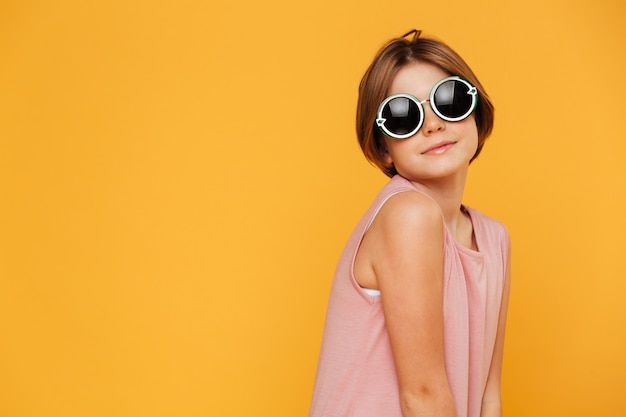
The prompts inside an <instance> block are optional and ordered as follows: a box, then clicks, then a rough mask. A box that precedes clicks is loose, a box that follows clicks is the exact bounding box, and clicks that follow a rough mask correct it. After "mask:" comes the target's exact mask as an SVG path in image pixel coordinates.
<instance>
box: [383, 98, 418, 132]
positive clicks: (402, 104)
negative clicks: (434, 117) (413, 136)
mask: <svg viewBox="0 0 626 417" xmlns="http://www.w3.org/2000/svg"><path fill="white" fill-rule="evenodd" d="M382 117H383V118H384V119H385V128H386V129H387V130H388V131H390V132H391V133H394V134H396V135H406V134H408V133H411V132H412V131H413V130H415V128H416V127H417V126H418V125H419V124H420V117H421V114H420V110H419V108H418V107H417V103H416V102H415V101H413V100H411V99H408V98H406V97H396V98H394V99H392V100H390V101H389V102H388V103H387V104H385V107H384V108H383V111H382Z"/></svg>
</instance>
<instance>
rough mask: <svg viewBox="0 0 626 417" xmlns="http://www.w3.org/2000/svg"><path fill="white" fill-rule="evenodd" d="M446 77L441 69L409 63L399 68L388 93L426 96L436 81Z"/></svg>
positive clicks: (424, 64)
mask: <svg viewBox="0 0 626 417" xmlns="http://www.w3.org/2000/svg"><path fill="white" fill-rule="evenodd" d="M448 75H449V74H447V73H446V72H445V71H443V70H442V69H441V68H439V67H437V66H435V65H432V64H428V63H424V62H415V63H411V64H408V65H406V66H404V67H402V68H400V70H399V71H398V73H397V74H396V76H395V77H394V79H393V81H392V83H391V88H390V93H391V94H396V93H409V94H413V95H426V96H428V93H429V92H430V89H431V88H432V87H433V86H434V85H435V84H436V83H437V81H439V80H441V79H443V78H445V77H447V76H448Z"/></svg>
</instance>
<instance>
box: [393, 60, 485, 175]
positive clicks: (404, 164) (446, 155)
mask: <svg viewBox="0 0 626 417" xmlns="http://www.w3.org/2000/svg"><path fill="white" fill-rule="evenodd" d="M449 75H450V74H446V73H445V72H444V71H443V70H441V69H440V68H439V67H436V66H434V65H431V64H427V63H422V62H416V63H411V64H409V65H407V66H405V67H403V68H402V69H400V71H399V72H398V74H397V75H396V77H395V78H394V80H393V82H392V84H391V88H390V90H389V94H388V95H392V94H398V93H408V94H411V95H413V96H415V97H417V99H418V100H420V101H421V100H426V99H428V97H429V94H430V90H431V89H432V88H433V86H434V85H435V84H436V83H437V81H439V80H441V79H443V78H445V77H447V76H449ZM479 99H480V98H479ZM423 106H424V113H425V114H424V123H423V125H422V127H421V128H420V130H418V131H417V133H416V134H414V135H413V136H410V137H408V138H406V139H394V138H391V137H387V136H385V144H386V146H387V155H386V159H387V161H386V162H387V163H393V164H394V166H395V168H396V170H397V171H398V173H399V174H400V175H402V176H403V177H405V178H406V179H408V180H410V181H417V182H420V181H429V180H436V179H443V178H446V177H450V176H453V175H454V174H458V173H462V172H465V171H466V170H467V167H468V166H469V162H470V160H471V159H472V157H473V156H474V154H475V153H476V149H477V148H478V131H477V129H476V121H475V119H474V115H473V114H472V115H470V116H469V117H468V118H466V119H464V120H461V121H460V122H447V121H445V120H442V119H440V118H439V117H438V116H437V115H436V114H435V113H434V112H433V111H432V109H431V108H430V105H429V103H428V102H425V103H423Z"/></svg>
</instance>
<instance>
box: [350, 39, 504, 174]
mask: <svg viewBox="0 0 626 417" xmlns="http://www.w3.org/2000/svg"><path fill="white" fill-rule="evenodd" d="M411 35H413V36H412V38H411V39H410V38H409V37H410V36H411ZM412 62H424V63H428V64H431V65H434V66H436V67H439V68H441V69H442V70H443V71H444V72H446V73H448V74H449V75H458V76H460V77H462V78H465V79H467V80H468V81H469V82H470V83H472V84H473V85H474V86H475V87H476V89H477V90H478V105H477V106H476V110H475V111H474V116H475V120H476V128H477V131H478V148H477V149H476V153H475V154H474V156H473V157H472V161H473V160H474V159H475V158H476V157H477V156H478V154H479V153H480V151H481V150H482V148H483V145H484V144H485V140H486V139H487V137H488V136H489V134H490V133H491V130H492V129H493V112H494V108H493V104H492V103H491V100H490V99H489V96H488V95H487V92H486V91H485V89H484V88H483V86H482V84H481V83H480V81H478V78H477V77H476V75H475V74H474V72H473V71H472V69H471V68H470V67H469V65H467V63H465V61H464V60H463V58H461V57H460V56H459V54H457V53H456V52H454V51H453V50H452V48H450V47H449V46H448V45H446V44H445V43H443V42H441V41H439V40H437V39H434V38H429V37H422V36H421V31H419V30H412V31H410V32H408V33H407V34H405V35H403V36H402V37H400V38H394V39H392V40H390V41H389V42H387V44H386V45H384V46H383V47H382V48H381V50H380V51H379V52H378V53H377V54H376V57H375V58H374V61H373V62H372V64H371V65H370V66H369V68H368V69H367V71H365V75H363V79H362V80H361V84H360V86H359V98H358V102H357V111H356V130H357V136H358V139H359V144H360V145H361V149H362V150H363V153H364V154H365V157H366V158H367V159H368V160H369V161H370V162H371V163H372V164H374V165H376V166H377V167H378V168H380V169H381V170H382V171H383V172H384V173H385V174H386V175H387V176H389V177H392V176H394V175H395V174H397V172H396V169H395V168H394V166H393V165H389V164H388V163H386V162H385V155H386V153H387V150H386V146H385V141H384V137H383V133H382V132H381V131H380V130H378V129H377V128H375V126H374V120H375V119H376V112H377V110H378V106H379V104H380V103H381V102H382V101H383V100H384V99H385V98H386V97H387V95H388V93H389V88H390V86H391V83H392V82H393V79H394V78H395V76H396V74H397V73H398V71H399V70H400V69H401V68H403V67H404V66H406V65H407V64H410V63H412Z"/></svg>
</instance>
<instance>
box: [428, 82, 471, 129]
mask: <svg viewBox="0 0 626 417" xmlns="http://www.w3.org/2000/svg"><path fill="white" fill-rule="evenodd" d="M434 100H435V106H437V110H438V111H439V112H440V113H441V114H442V115H444V116H445V117H449V118H451V119H454V118H457V117H461V116H464V115H465V114H466V113H468V112H469V111H470V110H471V108H472V102H473V98H472V95H471V94H469V87H468V86H467V85H465V84H464V83H462V82H460V81H456V80H449V81H446V82H445V83H443V84H441V85H440V86H439V87H437V91H435V97H434Z"/></svg>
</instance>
